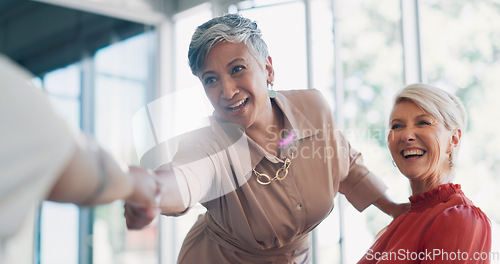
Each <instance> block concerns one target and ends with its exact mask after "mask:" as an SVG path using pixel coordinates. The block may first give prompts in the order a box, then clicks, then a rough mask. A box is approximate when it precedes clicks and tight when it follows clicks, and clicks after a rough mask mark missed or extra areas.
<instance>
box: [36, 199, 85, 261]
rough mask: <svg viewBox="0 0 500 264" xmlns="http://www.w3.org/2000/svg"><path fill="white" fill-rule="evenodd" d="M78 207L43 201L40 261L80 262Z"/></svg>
mask: <svg viewBox="0 0 500 264" xmlns="http://www.w3.org/2000/svg"><path fill="white" fill-rule="evenodd" d="M78 211H79V209H78V207H77V206H76V205H73V204H61V203H53V202H43V204H42V210H41V220H40V230H41V231H40V263H42V264H44V263H46V264H49V263H50V264H72V263H74V264H77V263H78Z"/></svg>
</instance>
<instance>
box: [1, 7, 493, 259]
mask: <svg viewBox="0 0 500 264" xmlns="http://www.w3.org/2000/svg"><path fill="white" fill-rule="evenodd" d="M228 12H232V13H234V12H240V13H242V14H243V15H244V16H246V17H249V18H251V19H253V20H256V21H257V22H258V23H259V25H260V27H261V29H262V31H263V38H264V40H265V41H266V42H267V44H268V46H269V50H270V53H271V56H272V58H273V64H274V66H275V74H276V81H275V88H276V89H277V90H280V89H286V90H288V89H310V88H315V89H319V90H321V91H322V92H323V94H324V95H325V97H326V98H327V100H328V101H329V103H330V105H331V107H332V110H333V111H334V113H335V116H336V117H337V120H336V122H337V124H338V125H339V127H341V128H342V130H343V131H344V133H345V134H346V135H347V137H348V138H349V140H350V141H351V144H352V146H353V147H354V148H356V149H358V150H359V151H361V152H362V153H363V154H364V160H365V163H366V164H367V166H368V167H369V168H370V169H371V170H372V171H374V172H375V173H376V174H377V175H379V176H380V177H382V178H383V180H384V181H385V182H386V184H387V185H388V186H389V190H388V193H389V195H390V196H391V197H393V198H394V199H395V200H397V201H399V202H406V201H408V196H409V195H410V189H409V185H408V181H407V180H406V178H405V177H404V176H402V175H401V174H400V173H399V171H398V170H397V169H396V168H395V167H393V165H392V162H391V157H390V153H389V151H388V149H387V146H386V135H387V124H388V116H389V111H390V108H391V106H392V98H393V96H394V94H395V93H396V92H397V91H398V90H399V89H401V88H403V87H404V86H405V85H406V84H410V83H414V82H425V83H429V84H432V85H435V86H438V87H440V88H443V89H445V90H448V91H450V92H452V93H455V94H456V95H458V96H459V97H460V98H461V99H462V100H463V102H464V104H465V106H466V108H467V111H468V114H469V124H468V127H467V129H466V131H465V133H464V134H463V145H462V147H461V150H460V155H459V157H458V162H457V167H456V171H457V177H456V181H455V182H456V183H460V184H462V188H463V190H464V192H465V194H466V195H467V196H468V197H469V198H470V199H472V200H473V201H474V203H475V204H476V205H477V206H479V207H480V208H481V209H482V210H483V211H484V212H485V213H486V214H487V215H488V216H489V218H490V219H491V221H492V226H493V232H494V234H493V239H494V241H493V248H492V251H493V252H496V253H497V254H498V252H500V245H499V243H498V237H499V230H500V229H499V223H500V209H498V201H499V200H500V151H497V149H500V137H498V135H499V129H500V125H499V124H498V122H499V121H498V120H500V111H499V110H498V103H497V102H498V98H500V87H497V85H498V84H499V83H500V30H499V27H498V25H500V1H499V0H483V1H474V0H399V1H398V0H378V1H369V0H288V1H286V0H254V1H237V0H38V1H28V0H0V53H4V54H6V55H7V56H9V57H10V58H12V59H13V60H15V61H17V62H18V63H19V64H21V65H22V66H24V67H26V68H27V69H28V70H30V71H31V72H32V73H33V74H34V76H36V77H35V78H34V79H33V82H34V83H36V84H37V86H39V87H40V89H43V90H44V91H45V92H46V93H47V94H48V96H49V97H50V99H51V100H52V103H53V104H54V105H55V106H56V108H57V109H58V110H59V111H60V113H61V115H62V116H64V118H65V119H66V120H67V121H68V123H69V124H71V126H72V127H73V128H74V129H81V130H83V131H84V132H86V133H88V134H91V135H93V136H94V137H95V138H96V139H97V140H98V141H99V143H100V144H101V145H102V146H103V147H105V148H106V149H107V150H108V151H109V152H110V153H112V154H113V155H114V156H115V157H116V158H117V159H120V160H123V161H125V162H127V163H130V164H139V159H140V157H138V153H137V152H136V148H135V145H134V135H133V134H132V125H131V123H132V122H131V119H132V117H133V116H134V114H135V113H136V112H137V111H139V110H140V109H141V108H142V107H144V106H145V105H147V104H148V103H150V102H152V101H154V100H156V99H158V98H161V97H163V96H171V97H173V98H174V99H175V100H172V102H174V103H172V104H171V105H168V106H166V107H167V108H168V109H167V110H166V111H165V118H166V119H167V120H172V121H171V122H167V123H168V124H171V125H172V126H174V127H173V128H171V129H180V130H182V129H183V127H189V125H190V123H189V122H190V119H189V118H185V117H186V116H189V117H200V118H201V117H205V116H208V115H210V114H211V113H212V111H213V110H212V108H211V106H210V104H209V103H208V102H207V100H206V99H205V94H204V92H203V88H202V86H201V84H200V83H199V80H198V79H197V78H196V77H194V76H192V74H191V71H190V69H189V67H188V64H187V50H188V45H189V41H190V38H191V35H192V33H193V32H194V30H195V28H196V26H198V25H199V24H201V23H203V22H205V21H206V20H208V19H210V18H211V17H213V16H218V15H222V14H224V13H228ZM0 81H1V80H0ZM193 102H196V103H193ZM27 107H29V106H27ZM34 129H36V128H34ZM203 212H204V209H203V207H201V206H199V205H198V206H196V207H195V208H193V210H191V211H190V212H189V213H188V214H187V215H185V216H182V217H178V218H171V217H165V216H162V217H160V218H159V219H157V220H155V222H154V223H153V224H152V225H151V226H150V227H148V228H146V229H144V230H141V231H127V230H126V227H125V221H124V218H123V204H122V203H121V202H115V203H113V204H110V205H104V206H98V207H94V208H79V207H77V206H74V205H67V204H55V203H50V202H43V203H42V205H41V206H40V208H39V210H38V213H37V217H36V218H35V219H33V222H34V223H35V230H33V229H32V228H31V229H30V228H26V229H25V233H28V234H29V237H33V239H31V240H21V239H20V240H19V243H27V244H29V247H30V248H32V249H33V252H32V253H33V254H26V252H22V253H20V257H21V256H26V258H27V259H28V261H29V263H37V264H38V263H41V264H58V263H61V264H73V263H74V264H77V263H78V264H90V263H95V264H110V263H116V264H135V263H142V264H156V263H161V264H167V263H175V262H176V259H177V253H178V251H179V249H180V246H181V243H182V241H183V238H184V236H185V235H186V233H187V231H188V230H189V228H190V227H191V226H192V224H193V223H194V221H195V219H196V217H197V215H198V214H200V213H203ZM390 221H391V219H390V218H389V217H387V216H385V215H383V214H382V213H380V212H379V211H378V210H377V209H375V208H373V207H369V208H368V209H367V210H366V211H365V212H363V213H359V212H357V211H356V210H355V209H354V208H353V207H352V206H351V205H350V204H349V203H348V202H346V200H345V198H344V197H343V196H342V195H340V196H339V197H337V199H336V207H335V210H334V211H333V212H332V213H331V215H330V216H329V217H328V218H327V219H326V220H325V221H323V222H322V223H321V224H320V225H319V227H318V228H316V230H315V231H314V232H313V235H312V238H311V239H312V242H313V247H312V252H313V263H315V264H319V263H343V264H345V263H356V262H357V261H358V260H359V259H360V258H361V257H362V255H363V254H364V253H365V252H366V250H367V249H368V248H369V246H370V245H371V243H372V242H373V239H374V236H375V235H376V234H377V233H378V231H380V230H381V229H382V228H383V227H384V226H386V225H387V224H389V222H390ZM33 233H34V234H35V235H34V236H33ZM31 258H33V259H31ZM201 263H202V262H201ZM492 263H500V261H499V260H498V255H497V258H496V260H493V261H492Z"/></svg>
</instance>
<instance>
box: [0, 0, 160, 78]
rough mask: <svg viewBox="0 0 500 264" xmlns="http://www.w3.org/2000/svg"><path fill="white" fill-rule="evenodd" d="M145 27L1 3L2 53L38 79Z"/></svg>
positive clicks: (15, 0)
mask: <svg viewBox="0 0 500 264" xmlns="http://www.w3.org/2000/svg"><path fill="white" fill-rule="evenodd" d="M150 29H151V26H146V25H144V24H140V23H135V22H130V21H126V20H121V19H117V18H112V17H108V16H102V15H97V14H93V13H88V12H83V11H79V10H75V9H69V8H64V7H60V6H56V5H51V4H46V3H40V2H35V1H28V0H0V53H4V54H5V55H7V56H9V57H10V58H12V59H13V60H15V61H16V62H18V63H19V64H21V65H22V66H24V67H26V68H27V69H28V70H30V71H31V72H32V73H33V74H35V75H43V74H44V73H46V72H48V71H51V70H53V69H57V68H59V67H63V66H66V65H69V64H71V63H74V62H76V61H79V60H81V59H82V56H83V55H84V54H88V55H92V54H93V53H94V52H95V51H97V50H98V49H100V48H102V47H105V46H107V45H110V44H111V43H113V42H116V41H118V40H121V39H125V38H128V37H131V36H134V35H137V34H140V33H142V32H145V31H147V30H150Z"/></svg>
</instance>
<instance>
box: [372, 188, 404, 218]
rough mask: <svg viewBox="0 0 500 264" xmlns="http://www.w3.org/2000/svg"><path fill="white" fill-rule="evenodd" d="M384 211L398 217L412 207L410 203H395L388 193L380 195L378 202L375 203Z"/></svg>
mask: <svg viewBox="0 0 500 264" xmlns="http://www.w3.org/2000/svg"><path fill="white" fill-rule="evenodd" d="M373 205H375V206H376V207H377V208H379V209H380V210H381V211H382V212H384V213H386V214H387V215H389V216H392V217H393V218H397V217H398V216H400V215H401V214H403V213H404V212H406V211H408V209H409V208H410V204H409V203H395V202H393V201H392V200H391V199H390V198H389V196H387V194H386V193H384V195H382V197H380V199H378V200H377V201H376V202H374V203H373Z"/></svg>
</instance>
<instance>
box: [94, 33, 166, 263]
mask: <svg viewBox="0 0 500 264" xmlns="http://www.w3.org/2000/svg"><path fill="white" fill-rule="evenodd" d="M154 40H155V32H147V33H144V34H141V35H138V36H135V37H132V38H130V39H126V40H123V41H121V42H118V43H116V44H113V45H111V46H108V47H105V48H103V49H101V50H99V51H98V52H97V53H96V55H95V64H94V67H95V90H94V106H95V108H94V109H95V110H94V113H95V114H94V130H95V131H94V132H95V138H96V139H97V141H98V142H99V144H100V145H101V146H102V147H103V148H104V149H106V150H107V151H108V152H109V153H111V155H112V156H113V157H115V158H116V159H118V160H120V161H122V162H125V163H126V164H133V165H138V164H139V162H138V160H137V155H136V153H135V146H134V144H133V143H134V142H133V137H132V125H131V124H132V117H133V115H134V114H135V112H136V111H137V110H139V109H140V108H141V107H143V106H144V105H145V104H146V99H147V94H148V89H151V86H150V83H151V79H152V77H151V72H153V65H154V63H153V62H152V60H151V57H150V54H153V53H154V52H155V50H152V49H153V47H154V45H152V43H154V42H153V41H154ZM94 210H95V211H94V212H95V213H94V215H95V217H94V223H93V237H92V241H93V244H92V246H93V247H92V248H93V263H96V264H100V263H102V264H107V263H123V264H128V263H139V262H140V263H157V262H158V254H157V250H158V246H157V241H158V238H157V232H158V228H157V224H156V223H153V224H152V225H151V226H150V227H148V228H145V229H143V230H140V231H128V230H127V228H126V226H125V219H124V217H123V202H122V201H116V202H114V203H111V204H109V205H101V206H97V207H95V209H94Z"/></svg>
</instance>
